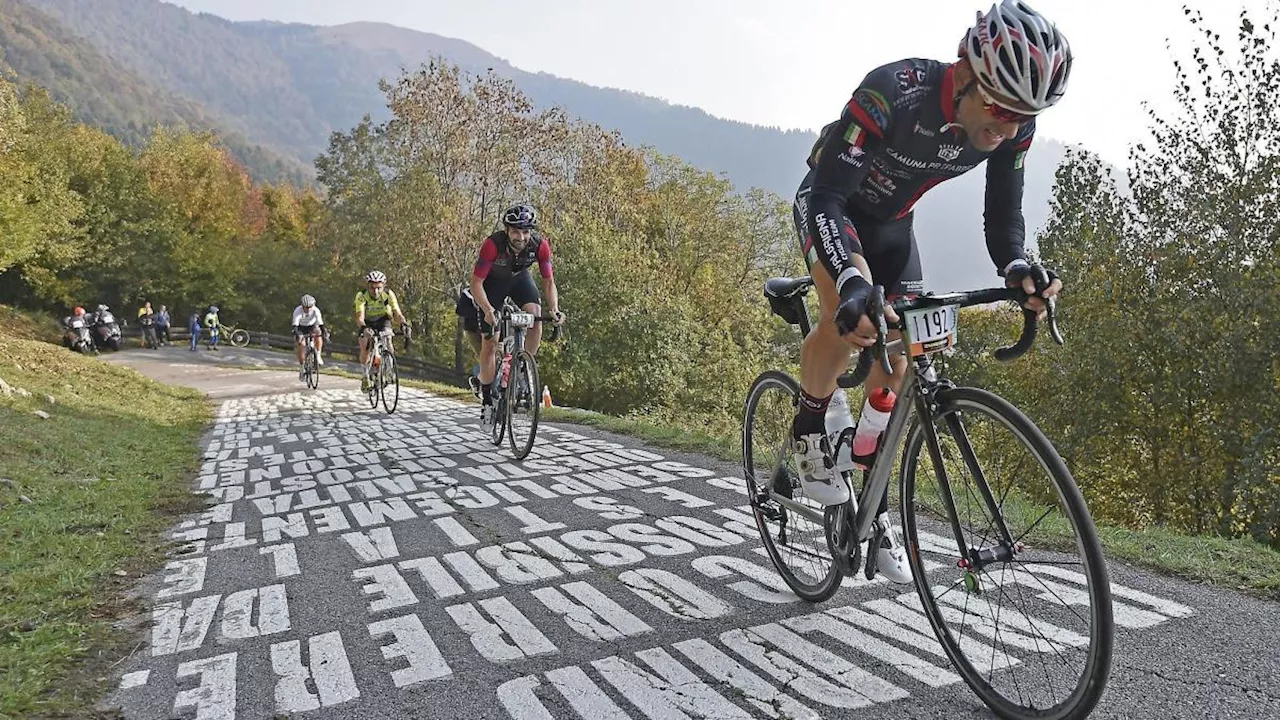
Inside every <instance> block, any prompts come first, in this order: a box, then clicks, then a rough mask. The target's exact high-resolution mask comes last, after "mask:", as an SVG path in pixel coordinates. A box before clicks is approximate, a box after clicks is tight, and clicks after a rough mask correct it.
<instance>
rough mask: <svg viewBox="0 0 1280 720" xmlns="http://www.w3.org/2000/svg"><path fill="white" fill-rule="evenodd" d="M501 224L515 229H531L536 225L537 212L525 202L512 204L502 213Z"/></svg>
mask: <svg viewBox="0 0 1280 720" xmlns="http://www.w3.org/2000/svg"><path fill="white" fill-rule="evenodd" d="M502 224H503V225H506V226H507V227H513V228H515V229H517V230H532V229H534V228H535V227H537V225H538V212H537V211H536V210H534V209H533V206H532V205H529V204H527V203H519V204H518V205H512V206H511V207H509V208H507V211H506V212H504V213H502Z"/></svg>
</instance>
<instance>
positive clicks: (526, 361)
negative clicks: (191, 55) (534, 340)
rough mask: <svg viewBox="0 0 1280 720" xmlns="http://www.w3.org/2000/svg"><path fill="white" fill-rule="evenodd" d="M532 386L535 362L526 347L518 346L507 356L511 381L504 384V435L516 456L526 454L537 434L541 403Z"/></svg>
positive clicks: (521, 458) (536, 380)
mask: <svg viewBox="0 0 1280 720" xmlns="http://www.w3.org/2000/svg"><path fill="white" fill-rule="evenodd" d="M536 387H538V362H537V361H536V360H534V359H533V355H530V354H529V352H528V351H527V350H521V351H520V352H519V353H517V354H516V356H515V357H514V358H512V360H511V381H510V384H509V385H507V439H508V440H510V442H511V452H512V453H514V454H515V456H516V459H517V460H523V459H525V457H527V456H528V455H529V451H530V450H532V449H533V439H534V437H535V436H536V435H537V434H538V415H539V412H540V411H541V409H542V404H541V403H539V402H538V399H537V397H536V396H535V394H534V392H535V391H534V388H536ZM517 436H518V437H517Z"/></svg>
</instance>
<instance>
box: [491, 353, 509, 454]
mask: <svg viewBox="0 0 1280 720" xmlns="http://www.w3.org/2000/svg"><path fill="white" fill-rule="evenodd" d="M498 373H499V374H498V375H497V376H495V377H494V381H493V390H492V391H491V392H490V393H489V401H490V402H491V403H493V427H492V428H490V432H489V439H490V440H491V441H493V444H494V445H495V446H501V445H502V437H503V435H504V434H505V433H506V432H507V389H506V388H505V387H501V384H502V375H501V373H502V366H501V365H499V366H498Z"/></svg>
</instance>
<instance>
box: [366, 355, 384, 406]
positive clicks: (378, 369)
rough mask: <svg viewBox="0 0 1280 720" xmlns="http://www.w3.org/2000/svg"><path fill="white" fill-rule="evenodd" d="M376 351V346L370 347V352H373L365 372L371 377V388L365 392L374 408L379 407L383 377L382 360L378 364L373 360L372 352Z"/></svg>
mask: <svg viewBox="0 0 1280 720" xmlns="http://www.w3.org/2000/svg"><path fill="white" fill-rule="evenodd" d="M376 351H377V349H376V348H369V352H370V353H371V355H370V363H369V364H368V365H367V366H366V367H367V368H368V372H366V373H365V374H366V375H367V376H368V377H369V389H368V391H366V393H365V394H366V395H367V396H368V398H369V407H371V408H373V409H374V410H377V409H378V395H379V394H380V392H381V389H380V388H379V387H378V383H379V382H380V381H381V379H382V364H381V361H379V363H378V364H377V365H375V364H374V363H373V362H372V360H373V357H374V356H373V355H372V353H374V352H376Z"/></svg>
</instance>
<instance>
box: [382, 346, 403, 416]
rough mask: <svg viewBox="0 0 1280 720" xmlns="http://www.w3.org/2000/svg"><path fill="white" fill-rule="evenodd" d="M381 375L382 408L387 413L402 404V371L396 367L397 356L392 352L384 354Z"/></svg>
mask: <svg viewBox="0 0 1280 720" xmlns="http://www.w3.org/2000/svg"><path fill="white" fill-rule="evenodd" d="M379 374H380V375H381V377H380V378H379V380H378V392H379V393H380V394H381V395H382V409H383V410H386V411H387V414H388V415H390V414H391V413H393V412H395V411H396V406H397V405H399V404H400V371H399V370H397V369H396V357H395V356H394V355H392V354H391V353H384V354H383V356H382V367H381V368H380V369H379Z"/></svg>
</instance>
